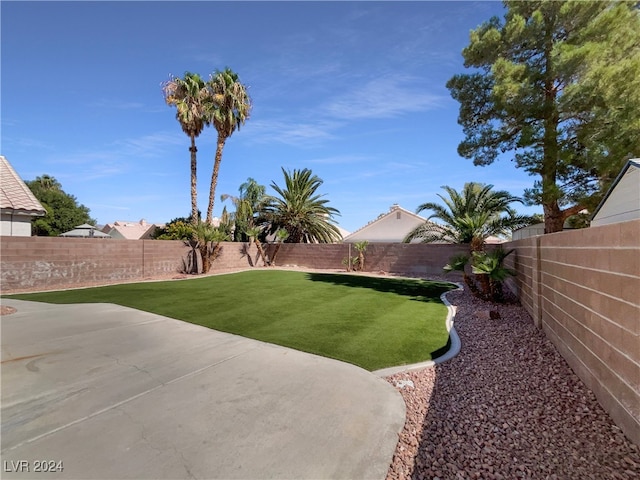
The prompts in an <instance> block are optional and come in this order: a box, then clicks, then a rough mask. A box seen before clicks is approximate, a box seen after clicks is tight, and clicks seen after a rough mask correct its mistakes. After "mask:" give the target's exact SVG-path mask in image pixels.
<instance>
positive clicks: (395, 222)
mask: <svg viewBox="0 0 640 480" xmlns="http://www.w3.org/2000/svg"><path fill="white" fill-rule="evenodd" d="M398 217H399V218H398ZM423 223H424V220H420V219H418V218H416V217H415V216H411V215H408V214H407V213H406V212H404V211H401V210H396V211H393V212H391V213H389V214H388V215H387V216H385V217H384V218H381V219H379V220H377V221H375V222H374V223H372V224H371V225H367V226H366V227H364V228H363V229H362V230H360V231H357V232H354V233H352V234H351V235H349V236H348V237H347V238H346V239H345V242H349V243H355V242H360V241H363V240H367V241H369V242H371V243H378V242H382V243H390V242H402V241H403V240H404V238H405V237H406V236H407V235H408V234H409V232H411V230H413V229H414V228H416V227H417V226H419V225H422V224H423Z"/></svg>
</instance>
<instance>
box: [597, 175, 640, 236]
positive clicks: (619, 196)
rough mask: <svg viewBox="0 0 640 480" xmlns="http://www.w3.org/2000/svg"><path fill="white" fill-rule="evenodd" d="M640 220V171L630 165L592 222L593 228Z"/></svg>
mask: <svg viewBox="0 0 640 480" xmlns="http://www.w3.org/2000/svg"><path fill="white" fill-rule="evenodd" d="M639 218H640V169H638V168H636V167H635V166H633V165H629V168H628V169H627V171H626V172H625V174H624V175H623V176H622V178H621V179H620V180H619V181H618V183H617V185H616V186H615V188H614V189H613V190H612V191H611V193H610V194H609V197H608V198H607V200H606V201H605V202H604V204H603V205H602V207H600V210H598V212H597V213H596V215H595V217H593V220H591V226H592V227H597V226H600V225H607V224H610V223H618V222H626V221H629V220H636V219H639Z"/></svg>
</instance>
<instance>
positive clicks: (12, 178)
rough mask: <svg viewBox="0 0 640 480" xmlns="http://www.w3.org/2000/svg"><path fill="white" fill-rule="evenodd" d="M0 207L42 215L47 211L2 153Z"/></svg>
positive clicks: (0, 156) (0, 159)
mask: <svg viewBox="0 0 640 480" xmlns="http://www.w3.org/2000/svg"><path fill="white" fill-rule="evenodd" d="M0 208H2V210H12V211H14V212H19V213H23V214H26V215H34V216H42V215H45V214H46V213H47V211H46V210H45V208H44V207H43V206H42V205H41V204H40V202H39V201H38V199H37V198H36V197H35V195H34V194H33V193H32V192H31V190H29V187H27V185H26V184H25V183H24V182H23V181H22V179H21V178H20V176H19V175H18V174H17V173H16V171H15V170H14V169H13V167H12V166H11V164H10V163H9V161H8V160H7V159H6V158H5V157H3V156H2V155H0Z"/></svg>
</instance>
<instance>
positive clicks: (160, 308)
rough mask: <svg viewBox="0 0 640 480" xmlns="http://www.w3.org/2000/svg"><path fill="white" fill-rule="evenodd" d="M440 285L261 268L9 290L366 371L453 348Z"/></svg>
mask: <svg viewBox="0 0 640 480" xmlns="http://www.w3.org/2000/svg"><path fill="white" fill-rule="evenodd" d="M451 288H454V286H453V285H451V284H448V283H440V282H427V281H422V280H413V279H396V278H375V277H366V276H360V275H341V274H326V273H304V272H290V271H280V270H256V271H248V272H241V273H234V274H229V275H219V276H211V277H204V278H196V279H191V280H183V281H171V282H151V283H135V284H124V285H113V286H107V287H97V288H88V289H81V290H68V291H63V292H47V293H34V294H20V295H11V296H8V297H10V298H15V299H21V300H30V301H39V302H48V303H116V304H119V305H124V306H127V307H132V308H137V309H139V310H145V311H147V312H153V313H157V314H160V315H164V316H167V317H172V318H176V319H179V320H184V321H186V322H191V323H196V324H198V325H203V326H205V327H209V328H213V329H215V330H220V331H223V332H230V333H235V334H238V335H242V336H244V337H249V338H255V339H258V340H262V341H265V342H270V343H275V344H278V345H284V346H287V347H291V348H295V349H297V350H302V351H305V352H311V353H315V354H318V355H323V356H325V357H331V358H336V359H338V360H343V361H345V362H350V363H353V364H356V365H359V366H361V367H363V368H365V369H367V370H377V369H380V368H384V367H390V366H395V365H403V364H408V363H415V362H419V361H424V360H429V359H432V358H435V357H437V356H438V355H439V354H442V353H444V351H446V347H447V344H448V340H449V335H448V332H447V330H446V327H445V318H446V315H447V310H446V307H445V306H444V305H443V304H442V302H441V301H440V298H439V297H440V295H441V294H442V293H443V292H445V291H447V290H450V289H451Z"/></svg>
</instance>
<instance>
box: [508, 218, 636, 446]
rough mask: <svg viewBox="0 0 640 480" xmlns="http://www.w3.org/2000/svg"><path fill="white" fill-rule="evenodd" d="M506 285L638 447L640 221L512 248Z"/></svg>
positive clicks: (544, 238)
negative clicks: (513, 276) (511, 277)
mask: <svg viewBox="0 0 640 480" xmlns="http://www.w3.org/2000/svg"><path fill="white" fill-rule="evenodd" d="M506 248H515V250H516V252H515V255H511V256H510V257H507V260H508V264H509V266H511V267H512V268H515V270H516V271H517V272H518V275H517V279H516V280H515V281H512V282H510V286H511V287H512V289H513V290H514V291H516V292H517V293H518V295H519V297H520V301H521V303H522V305H523V306H524V307H525V308H526V309H527V311H528V312H529V313H530V314H531V316H532V317H533V320H534V323H535V324H536V325H538V326H539V327H541V328H542V329H543V330H544V332H545V333H546V335H547V336H548V337H549V339H550V340H551V341H552V342H553V343H554V345H555V346H556V348H557V349H558V351H559V352H560V353H561V354H562V356H563V357H564V358H565V359H566V360H567V362H568V363H569V365H570V366H571V368H572V369H573V370H574V371H575V372H576V374H577V375H578V376H579V377H580V378H581V379H582V381H583V382H584V383H585V384H586V385H587V386H588V387H589V388H590V389H591V390H592V391H593V392H594V393H595V395H596V397H597V398H598V401H599V402H600V404H601V405H602V406H603V407H604V408H605V410H607V412H608V413H609V414H610V415H611V418H612V419H613V420H614V421H615V422H616V423H617V424H618V426H620V428H622V430H623V431H624V432H625V433H626V435H627V436H628V437H629V438H631V440H633V441H634V442H635V443H637V444H640V295H638V292H640V220H633V221H629V222H622V223H616V224H611V225H604V226H600V227H591V228H587V229H580V230H573V231H567V232H560V233H555V234H551V235H545V236H542V237H534V238H527V239H524V240H519V241H515V242H510V243H509V244H507V245H506Z"/></svg>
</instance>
